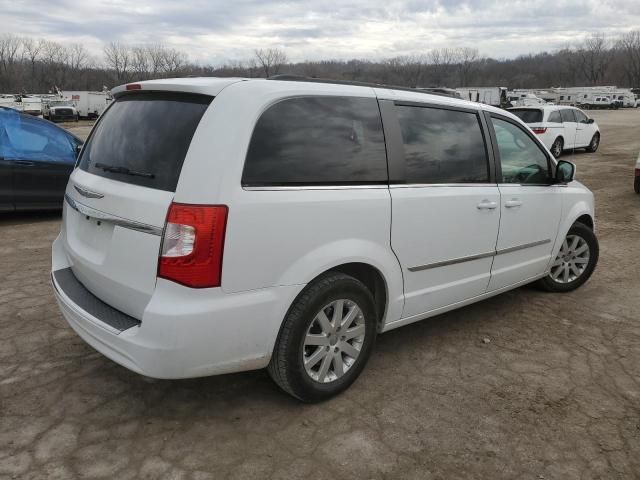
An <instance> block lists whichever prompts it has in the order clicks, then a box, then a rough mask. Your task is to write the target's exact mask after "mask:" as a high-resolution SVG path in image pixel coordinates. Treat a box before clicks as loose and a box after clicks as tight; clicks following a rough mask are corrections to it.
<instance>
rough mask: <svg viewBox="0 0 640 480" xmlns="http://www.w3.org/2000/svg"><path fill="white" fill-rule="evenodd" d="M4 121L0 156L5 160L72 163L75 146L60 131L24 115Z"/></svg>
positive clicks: (66, 135)
mask: <svg viewBox="0 0 640 480" xmlns="http://www.w3.org/2000/svg"><path fill="white" fill-rule="evenodd" d="M4 120H5V119H4V118H3V124H4V131H5V134H4V136H6V141H3V142H2V144H3V145H2V146H1V147H0V150H1V152H0V153H1V154H2V155H0V156H2V157H4V158H7V159H18V160H29V161H36V162H37V161H46V162H60V163H71V164H72V163H74V162H75V157H76V154H75V144H74V142H73V141H72V139H71V137H70V136H69V135H68V134H67V133H66V132H65V131H64V130H62V129H60V128H58V127H56V126H55V125H52V124H50V123H48V122H44V121H41V120H38V119H35V118H31V117H27V116H24V115H14V116H6V121H4Z"/></svg>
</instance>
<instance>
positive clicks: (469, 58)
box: [454, 47, 480, 87]
mask: <svg viewBox="0 0 640 480" xmlns="http://www.w3.org/2000/svg"><path fill="white" fill-rule="evenodd" d="M479 57H480V53H479V52H478V49H477V48H470V47H462V48H458V49H456V50H455V52H454V58H455V63H456V64H457V67H458V68H457V70H458V77H459V81H460V86H461V87H468V86H469V81H470V80H471V74H472V72H473V70H474V68H475V67H476V63H477V62H478V60H479Z"/></svg>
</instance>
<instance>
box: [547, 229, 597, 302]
mask: <svg viewBox="0 0 640 480" xmlns="http://www.w3.org/2000/svg"><path fill="white" fill-rule="evenodd" d="M599 254H600V247H599V245H598V239H597V237H596V235H595V233H593V230H591V228H589V227H588V226H587V225H585V224H583V223H580V222H576V223H574V224H573V226H572V227H571V228H570V229H569V232H568V233H567V237H566V238H565V240H564V241H563V245H562V247H561V248H560V252H559V253H558V255H557V256H556V258H555V260H554V261H553V263H552V264H551V269H550V272H549V275H547V276H546V277H544V278H541V279H540V280H538V286H540V287H541V288H542V289H544V290H546V291H548V292H556V293H564V292H571V291H572V290H575V289H576V288H578V287H580V286H582V285H583V284H584V283H585V282H586V281H587V280H589V277H591V274H592V273H593V270H594V269H595V268H596V265H597V264H598V256H599Z"/></svg>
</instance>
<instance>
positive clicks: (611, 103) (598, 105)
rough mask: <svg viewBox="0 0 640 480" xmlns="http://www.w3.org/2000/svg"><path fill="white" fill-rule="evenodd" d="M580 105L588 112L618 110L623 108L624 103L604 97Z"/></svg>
mask: <svg viewBox="0 0 640 480" xmlns="http://www.w3.org/2000/svg"><path fill="white" fill-rule="evenodd" d="M579 105H580V107H582V108H584V109H586V110H612V109H613V110H617V109H619V108H620V107H621V106H622V102H621V101H619V100H611V98H609V97H604V96H603V97H595V98H593V99H588V100H586V101H582V102H580V104H579Z"/></svg>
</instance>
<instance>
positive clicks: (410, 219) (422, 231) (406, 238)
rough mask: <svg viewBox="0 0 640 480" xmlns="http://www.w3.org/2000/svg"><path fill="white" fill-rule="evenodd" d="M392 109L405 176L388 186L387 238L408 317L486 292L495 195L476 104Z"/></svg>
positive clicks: (497, 199) (496, 222)
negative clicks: (399, 274)
mask: <svg viewBox="0 0 640 480" xmlns="http://www.w3.org/2000/svg"><path fill="white" fill-rule="evenodd" d="M394 113H395V116H394V118H393V119H392V120H394V121H395V122H398V123H399V127H400V131H401V137H402V138H401V140H399V141H400V142H401V143H402V147H403V154H402V162H403V169H404V178H403V180H402V182H401V184H396V185H392V186H391V188H390V192H391V201H392V228H391V245H392V248H393V250H394V252H395V253H396V255H397V257H398V260H399V261H400V264H401V266H402V269H403V276H404V289H405V308H404V311H403V317H405V318H406V317H411V316H414V315H419V314H422V313H425V312H429V311H433V310H436V309H438V308H441V307H445V306H448V305H452V304H455V303H457V302H461V301H464V300H467V299H470V298H473V297H476V296H478V295H481V294H483V293H485V292H486V290H487V285H488V282H489V276H490V271H491V262H492V258H493V252H494V249H495V244H496V239H497V235H498V226H499V221H500V210H499V203H500V194H499V192H498V188H497V185H496V184H495V182H492V177H493V175H492V168H490V164H489V155H488V150H487V148H488V147H487V145H485V141H484V136H483V130H482V127H481V119H480V117H479V114H478V112H477V111H475V110H467V109H452V108H442V107H436V106H420V105H419V104H399V103H397V104H396V105H395V109H394ZM387 117H388V116H387ZM387 121H389V118H386V117H385V122H387ZM385 131H386V127H385ZM388 141H389V140H388Z"/></svg>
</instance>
